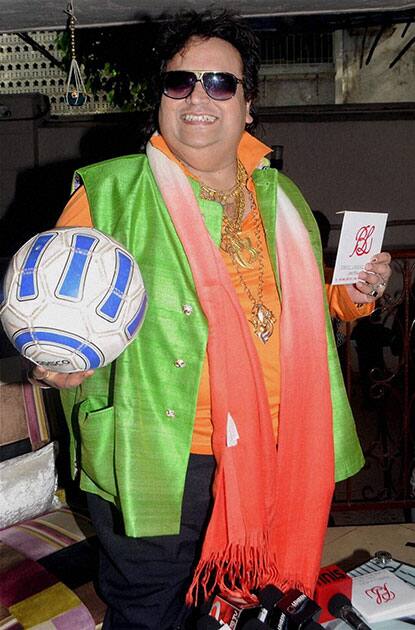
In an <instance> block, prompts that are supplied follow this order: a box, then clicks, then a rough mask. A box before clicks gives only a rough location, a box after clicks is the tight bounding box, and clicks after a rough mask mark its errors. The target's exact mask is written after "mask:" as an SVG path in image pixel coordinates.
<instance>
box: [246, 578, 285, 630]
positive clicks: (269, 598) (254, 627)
mask: <svg viewBox="0 0 415 630" xmlns="http://www.w3.org/2000/svg"><path fill="white" fill-rule="evenodd" d="M256 595H257V597H258V599H259V603H260V604H261V608H260V609H259V613H258V616H257V617H256V619H250V620H249V621H248V623H246V624H245V625H244V626H243V630H264V629H265V628H269V627H270V626H269V625H268V624H267V623H266V622H267V621H268V619H269V618H270V616H271V613H272V611H273V609H274V607H275V604H276V603H277V602H278V601H279V600H280V599H281V598H282V597H284V593H283V592H282V591H280V589H279V588H277V587H276V586H274V585H273V584H268V585H267V586H265V588H263V589H261V590H260V591H258V592H257V593H256Z"/></svg>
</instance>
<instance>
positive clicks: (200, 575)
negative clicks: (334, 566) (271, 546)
mask: <svg viewBox="0 0 415 630" xmlns="http://www.w3.org/2000/svg"><path fill="white" fill-rule="evenodd" d="M267 543H268V541H267V540H263V544H262V545H257V544H256V545H249V544H247V545H241V544H229V545H227V547H226V548H225V550H224V551H216V552H211V553H210V555H209V556H208V557H207V558H202V559H201V560H200V561H199V563H198V565H197V567H196V570H195V572H194V576H193V580H192V583H191V585H190V587H189V590H188V592H187V595H186V604H187V606H197V605H198V601H199V598H200V595H201V594H203V597H202V599H203V600H204V601H206V600H208V599H209V597H210V596H211V595H212V593H213V592H214V591H218V592H219V593H221V594H222V595H224V596H228V597H229V598H230V599H231V600H232V599H235V598H237V599H242V600H244V601H245V602H246V603H250V604H254V605H255V604H258V600H257V598H256V597H255V595H254V592H255V591H258V590H260V589H262V588H265V586H267V585H269V584H272V585H274V586H276V587H277V588H279V589H281V590H282V591H286V590H288V589H289V588H290V589H291V588H296V589H298V590H300V591H301V592H302V593H305V594H306V595H308V596H309V597H312V595H313V593H312V592H310V589H309V588H307V587H306V586H305V584H304V582H303V579H304V574H303V573H302V578H303V579H300V578H299V576H293V575H292V576H287V575H284V576H282V575H281V574H280V572H279V570H278V568H277V559H276V557H275V555H274V554H271V553H270V552H269V551H267V549H268V544H267Z"/></svg>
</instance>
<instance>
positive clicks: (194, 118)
mask: <svg viewBox="0 0 415 630" xmlns="http://www.w3.org/2000/svg"><path fill="white" fill-rule="evenodd" d="M183 119H184V120H188V121H189V122H214V121H215V120H216V117H215V116H209V115H208V114H199V115H196V114H185V115H184V116H183Z"/></svg>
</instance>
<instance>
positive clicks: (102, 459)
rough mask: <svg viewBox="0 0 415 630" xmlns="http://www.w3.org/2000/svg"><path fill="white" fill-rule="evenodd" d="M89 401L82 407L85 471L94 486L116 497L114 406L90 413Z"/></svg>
mask: <svg viewBox="0 0 415 630" xmlns="http://www.w3.org/2000/svg"><path fill="white" fill-rule="evenodd" d="M89 409H90V403H89V401H88V400H85V401H84V402H83V403H81V405H80V407H79V414H78V419H79V431H80V436H81V469H82V470H83V472H84V473H85V474H86V475H87V476H88V477H89V478H90V479H91V480H92V481H93V483H94V484H95V485H96V486H97V487H98V488H100V489H101V490H104V492H107V493H108V494H110V495H112V496H116V495H117V489H116V483H115V475H114V452H115V443H114V440H115V426H114V423H115V416H114V407H104V408H103V409H98V410H96V411H90V410H89Z"/></svg>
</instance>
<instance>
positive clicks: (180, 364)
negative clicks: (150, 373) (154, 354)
mask: <svg viewBox="0 0 415 630" xmlns="http://www.w3.org/2000/svg"><path fill="white" fill-rule="evenodd" d="M174 365H175V366H176V367H177V368H184V367H186V362H185V361H183V359H177V361H175V362H174Z"/></svg>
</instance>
